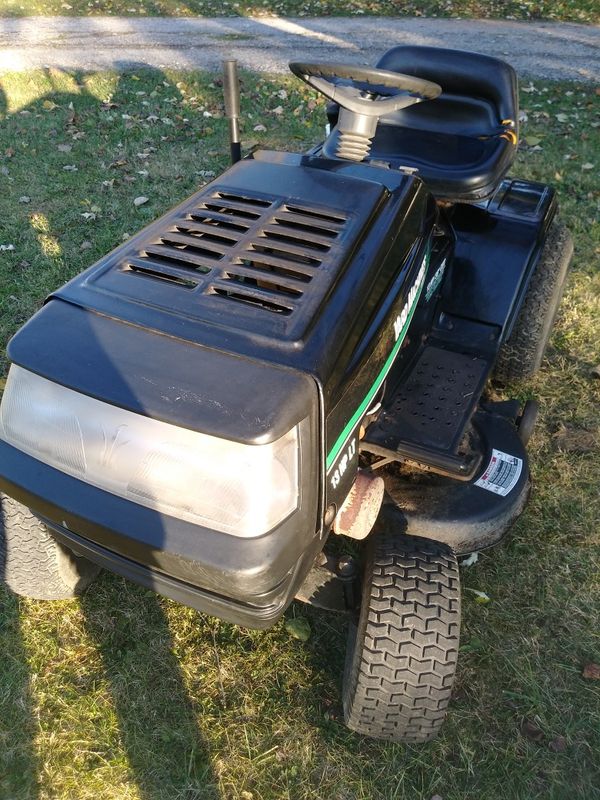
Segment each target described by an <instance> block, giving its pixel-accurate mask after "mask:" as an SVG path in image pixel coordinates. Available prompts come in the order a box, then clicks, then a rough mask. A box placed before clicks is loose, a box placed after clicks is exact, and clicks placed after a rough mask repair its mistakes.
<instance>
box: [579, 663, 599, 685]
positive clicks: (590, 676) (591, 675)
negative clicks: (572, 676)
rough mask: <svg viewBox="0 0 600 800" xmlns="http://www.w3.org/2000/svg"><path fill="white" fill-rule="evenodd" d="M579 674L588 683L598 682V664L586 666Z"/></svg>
mask: <svg viewBox="0 0 600 800" xmlns="http://www.w3.org/2000/svg"><path fill="white" fill-rule="evenodd" d="M581 674H582V675H583V677H584V678H586V680H588V681H600V664H586V665H585V667H584V668H583V672H582V673H581Z"/></svg>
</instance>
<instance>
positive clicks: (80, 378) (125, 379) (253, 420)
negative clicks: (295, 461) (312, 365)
mask: <svg viewBox="0 0 600 800" xmlns="http://www.w3.org/2000/svg"><path fill="white" fill-rule="evenodd" d="M8 354H9V357H10V359H11V361H14V362H15V363H17V364H21V365H23V366H25V367H26V368H27V369H30V370H32V371H34V372H36V373H38V374H40V375H42V376H43V377H45V378H48V379H49V380H52V381H55V382H56V383H60V384H62V385H63V386H67V387H69V388H71V389H74V390H76V391H78V392H82V393H83V394H86V395H89V396H91V397H95V398H97V399H99V400H105V401H108V402H110V403H111V405H116V406H119V407H121V408H126V409H128V410H129V411H133V412H135V413H138V414H143V415H145V416H149V417H152V418H153V419H160V420H163V421H164V422H170V423H172V424H174V425H178V426H180V427H183V428H189V429H190V430H196V431H200V432H202V433H207V434H209V435H211V436H218V437H221V438H226V439H231V440H233V441H238V442H242V443H246V444H266V443H268V442H271V441H274V440H276V439H278V438H279V437H280V436H283V435H284V434H285V433H287V432H288V431H289V430H290V429H291V428H293V427H294V425H296V424H298V423H299V422H300V421H301V420H302V419H304V418H305V417H308V416H311V417H313V418H316V417H317V416H318V393H317V386H316V384H315V381H314V380H313V379H312V378H311V377H310V376H309V375H305V374H304V373H301V372H297V371H292V370H290V369H286V368H285V367H279V366H276V365H274V364H264V363H262V362H259V361H254V360H251V359H248V358H242V357H240V356H236V355H234V354H230V353H225V352H222V351H218V350H214V349H212V348H207V347H202V346H201V345H199V344H192V343H191V342H188V341H185V340H181V339H177V338H175V337H173V336H166V335H164V334H159V333H156V332H155V331H152V330H148V329H144V328H140V327H139V326H135V325H130V324H126V323H123V322H121V321H120V320H116V319H113V318H110V317H107V316H105V315H103V314H98V313H94V312H93V311H87V310H84V309H82V308H81V307H79V306H76V305H73V304H72V303H66V302H63V301H61V300H52V301H51V302H49V303H47V304H46V305H45V306H43V307H42V308H41V309H40V311H38V312H37V314H35V315H34V316H33V317H32V318H31V320H30V321H29V322H28V323H26V324H25V325H24V326H23V328H21V330H20V331H19V332H18V333H17V334H16V336H14V338H13V339H12V340H11V342H10V345H9V348H8Z"/></svg>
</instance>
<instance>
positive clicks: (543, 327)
mask: <svg viewBox="0 0 600 800" xmlns="http://www.w3.org/2000/svg"><path fill="white" fill-rule="evenodd" d="M572 256H573V241H572V239H571V234H570V233H569V231H568V230H567V228H566V226H565V225H564V224H563V223H562V222H561V221H560V220H559V219H555V220H554V221H553V223H552V224H551V226H550V229H549V231H548V235H547V237H546V242H545V243H544V246H543V247H542V252H541V253H540V258H539V261H538V263H537V264H536V267H535V269H534V272H533V275H532V276H531V280H530V283H529V287H528V288H527V293H526V295H525V299H524V301H523V306H522V307H521V311H520V312H519V316H518V317H517V320H516V322H515V325H514V327H513V330H512V332H511V334H510V336H509V337H508V339H507V340H506V342H505V343H504V344H503V345H502V347H501V349H500V353H499V356H498V360H497V362H496V366H495V368H494V378H495V379H496V380H497V381H499V382H500V383H508V382H510V381H514V380H524V379H525V378H531V377H532V376H533V375H535V373H536V372H537V371H538V369H539V368H540V365H541V363H542V359H543V358H544V353H545V352H546V347H547V346H548V341H549V339H550V334H551V333H552V326H553V325H554V321H555V319H556V315H557V313H558V307H559V305H560V300H561V297H562V294H563V290H564V287H565V281H566V277H567V272H568V270H569V265H570V263H571V258H572Z"/></svg>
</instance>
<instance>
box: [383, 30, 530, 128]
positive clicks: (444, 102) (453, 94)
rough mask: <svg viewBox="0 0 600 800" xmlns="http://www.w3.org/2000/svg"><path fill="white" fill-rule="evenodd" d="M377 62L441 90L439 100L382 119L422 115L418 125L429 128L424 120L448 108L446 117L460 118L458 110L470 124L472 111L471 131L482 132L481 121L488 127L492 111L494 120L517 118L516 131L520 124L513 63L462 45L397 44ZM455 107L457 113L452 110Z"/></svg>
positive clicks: (402, 120)
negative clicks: (456, 46)
mask: <svg viewBox="0 0 600 800" xmlns="http://www.w3.org/2000/svg"><path fill="white" fill-rule="evenodd" d="M377 66H378V67H379V68H380V69H385V70H389V71H391V72H403V73H405V74H406V75H414V76H415V77H418V78H424V79H426V80H430V81H434V82H435V83H439V85H440V86H441V87H442V94H441V95H440V98H439V99H438V100H435V101H433V102H431V103H423V104H422V105H420V104H419V105H416V106H411V107H409V108H407V109H405V110H403V111H402V112H396V113H395V114H394V115H390V116H389V119H388V118H383V119H382V122H383V123H384V124H385V123H386V122H388V123H389V124H396V125H407V126H410V125H411V124H412V125H413V126H414V123H415V122H417V120H419V121H420V124H418V125H416V126H414V127H427V126H426V125H424V124H423V123H424V122H425V119H426V118H429V117H432V118H433V117H434V116H436V115H437V116H438V119H440V121H442V120H443V118H444V116H445V113H444V109H445V108H446V109H448V111H449V112H450V113H449V114H448V117H449V118H450V119H449V120H448V121H450V120H451V119H452V118H455V119H456V117H455V114H458V116H459V117H460V116H462V118H463V120H462V122H463V124H465V123H466V125H467V127H468V125H469V118H470V117H471V115H472V119H473V123H474V124H475V129H474V130H473V131H472V134H473V135H477V134H479V133H483V132H484V131H483V130H480V126H481V125H483V126H484V127H485V124H486V123H485V118H486V117H488V119H489V117H490V115H491V116H496V117H497V119H496V120H491V119H490V125H494V124H495V125H499V124H500V123H502V122H503V121H504V120H513V122H514V129H515V131H516V129H517V123H518V116H519V114H518V109H519V100H518V83H517V75H516V73H515V71H514V69H513V68H512V67H511V66H510V65H509V64H507V63H506V62H505V61H501V60H500V59H499V58H492V57H491V56H485V55H481V54H480V53H468V52H464V51H463V50H448V49H446V48H443V47H421V46H417V45H399V46H398V47H393V48H392V49H391V50H388V51H387V53H385V54H384V55H383V56H382V57H381V58H380V60H379V62H378V64H377ZM461 98H462V99H463V100H464V108H463V109H462V111H463V113H462V115H461V113H460V108H459V107H460V105H461ZM478 106H479V107H478ZM434 107H435V108H434ZM486 107H487V109H489V111H488V112H486V111H485V110H484V109H485V108H486ZM451 108H453V109H454V112H452V111H450V109H451ZM411 112H413V113H412V114H411ZM490 112H491V114H490ZM411 118H412V119H411Z"/></svg>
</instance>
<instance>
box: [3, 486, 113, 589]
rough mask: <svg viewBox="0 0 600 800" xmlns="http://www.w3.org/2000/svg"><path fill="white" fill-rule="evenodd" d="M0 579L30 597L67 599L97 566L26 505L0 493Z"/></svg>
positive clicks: (84, 582)
mask: <svg viewBox="0 0 600 800" xmlns="http://www.w3.org/2000/svg"><path fill="white" fill-rule="evenodd" d="M0 512H1V513H0V580H3V581H4V583H5V584H6V585H7V586H8V588H9V589H12V591H13V592H15V593H16V594H19V595H22V596H23V597H30V598H33V599H34V600H67V599H69V598H72V597H75V596H76V595H78V594H81V592H83V591H84V589H85V588H86V587H87V586H88V585H89V584H90V583H91V581H92V580H93V579H94V578H95V577H96V575H97V574H98V573H99V572H100V567H98V566H97V565H96V564H93V563H92V562H91V561H88V560H87V559H85V558H80V557H79V556H76V555H74V553H72V552H71V551H70V550H68V549H67V548H66V547H62V545H60V544H59V543H58V542H57V541H56V540H55V539H54V537H53V536H52V535H51V534H50V532H49V530H48V528H47V527H46V526H45V525H44V524H43V523H42V522H40V521H39V519H38V518H37V517H34V515H33V514H32V513H31V511H29V509H28V508H26V507H25V506H23V505H21V503H18V502H17V501H16V500H14V499H13V498H12V497H8V496H7V495H5V494H1V493H0Z"/></svg>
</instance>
